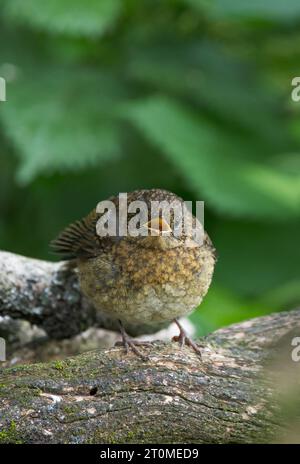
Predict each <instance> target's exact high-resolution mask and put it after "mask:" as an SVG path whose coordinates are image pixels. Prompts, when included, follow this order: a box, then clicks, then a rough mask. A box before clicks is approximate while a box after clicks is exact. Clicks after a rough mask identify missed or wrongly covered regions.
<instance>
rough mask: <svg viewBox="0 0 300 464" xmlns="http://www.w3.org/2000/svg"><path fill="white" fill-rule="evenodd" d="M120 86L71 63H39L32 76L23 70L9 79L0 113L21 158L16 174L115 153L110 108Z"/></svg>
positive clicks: (24, 176) (27, 175)
mask: <svg viewBox="0 0 300 464" xmlns="http://www.w3.org/2000/svg"><path fill="white" fill-rule="evenodd" d="M24 72H25V71H24ZM120 87H121V86H120V85H118V84H117V83H116V82H115V80H114V79H112V78H111V76H105V75H103V74H101V73H100V72H96V71H93V70H85V71H83V70H78V69H77V68H75V69H73V70H72V69H69V68H68V69H61V68H60V69H52V68H50V69H42V70H39V74H38V78H37V76H35V74H34V73H30V72H28V70H27V71H26V72H25V75H23V76H21V77H19V79H17V80H16V81H15V82H14V83H12V84H11V86H10V92H9V99H8V101H7V102H6V103H5V105H2V106H1V113H0V118H1V122H2V125H3V126H4V129H5V132H6V135H7V137H8V138H10V139H11V141H12V142H13V144H14V146H15V148H16V149H17V154H18V156H19V157H20V159H21V166H20V169H19V171H18V179H19V180H20V181H21V182H23V183H26V182H29V181H30V180H32V179H33V178H34V177H35V176H37V175H38V174H39V173H41V172H49V171H50V172H51V171H54V170H66V169H68V170H70V169H73V170H74V169H79V168H82V167H85V166H88V165H90V164H95V163H96V162H103V161H106V160H108V159H111V158H115V157H118V156H119V155H120V133H119V132H120V129H119V126H118V124H117V123H116V122H115V121H114V117H113V115H112V108H113V105H114V103H115V102H114V99H117V98H118V96H120V94H122V92H123V90H122V88H120Z"/></svg>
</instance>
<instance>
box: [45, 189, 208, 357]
mask: <svg viewBox="0 0 300 464" xmlns="http://www.w3.org/2000/svg"><path fill="white" fill-rule="evenodd" d="M107 202H108V204H110V205H112V206H111V207H108V208H106V210H105V213H106V214H107V213H112V212H114V213H115V215H116V221H117V222H116V224H117V226H118V225H119V221H120V219H119V214H120V212H121V210H122V211H123V210H124V208H123V209H122V208H121V200H120V194H118V195H115V196H112V197H110V198H109V199H108V200H107V201H106V202H105V204H107ZM135 202H138V204H139V205H140V204H141V202H142V204H143V205H145V206H146V209H147V216H146V217H144V218H143V219H144V220H142V219H141V218H140V221H136V225H137V229H138V230H140V231H141V230H142V231H143V234H141V233H140V234H138V235H137V234H129V233H128V223H130V221H131V220H133V219H134V218H135V217H136V213H137V210H136V211H133V212H131V211H132V210H130V208H129V205H130V204H136V203H135ZM161 202H163V203H164V204H167V205H179V206H183V205H184V201H183V199H182V198H181V197H179V196H177V195H176V194H174V193H172V192H169V191H167V190H163V189H157V188H156V189H148V190H146V189H140V190H135V191H132V192H130V193H126V209H125V215H126V216H127V217H125V219H126V220H127V226H126V230H125V232H126V233H124V231H123V232H122V233H120V230H119V228H118V227H116V230H115V234H108V233H106V234H105V233H101V234H99V231H98V229H97V225H99V220H100V219H101V218H102V220H103V219H104V214H105V213H104V212H103V211H102V210H101V211H100V212H99V209H98V207H95V208H94V209H93V210H92V211H91V212H90V213H89V214H88V215H87V216H85V217H83V218H82V219H80V220H77V221H75V222H74V223H72V224H70V225H69V226H67V227H66V228H65V229H64V230H63V231H62V232H61V233H60V234H59V235H58V237H57V238H56V239H55V240H53V241H52V242H51V249H52V251H54V252H55V253H57V254H59V255H60V256H61V257H63V258H64V259H66V260H72V261H74V260H75V263H76V267H77V269H78V276H79V283H80V288H81V291H82V293H83V295H85V297H86V298H87V299H88V300H89V301H90V302H91V303H92V305H93V306H94V307H95V309H96V310H99V311H101V312H102V313H105V314H107V315H108V316H109V317H110V318H112V319H115V320H116V321H117V323H118V326H119V329H120V333H121V336H122V342H121V343H122V345H123V346H124V348H125V350H126V352H127V353H128V351H129V350H132V352H133V353H135V354H136V355H137V356H139V357H140V358H142V359H143V360H146V359H148V358H147V356H145V354H144V352H143V350H142V348H140V347H141V346H142V345H144V344H147V342H142V341H139V340H136V339H133V338H131V337H130V336H129V335H128V333H127V331H126V329H125V327H126V325H128V324H136V325H147V326H149V327H152V326H153V328H154V327H156V330H157V327H158V326H159V325H162V326H163V325H165V324H167V323H171V322H172V321H173V322H175V324H176V325H177V326H178V329H179V335H178V336H175V337H173V340H174V341H177V342H178V343H179V344H180V346H181V347H183V346H184V345H188V346H190V347H191V348H192V349H193V350H194V351H195V352H196V354H197V355H199V357H201V350H200V347H199V345H198V344H197V343H196V342H194V341H193V340H192V339H191V338H190V337H189V336H188V334H187V333H186V331H185V330H184V328H183V326H182V325H181V323H180V320H179V319H180V318H181V317H182V316H186V315H188V314H190V313H191V312H192V311H193V310H194V309H195V308H196V307H198V306H199V304H200V303H201V302H202V300H203V298H204V296H205V295H206V293H207V291H208V289H209V286H210V284H211V280H212V276H213V271H214V267H215V263H216V250H215V248H214V246H213V244H212V242H211V240H210V238H209V236H208V234H207V233H206V232H205V231H204V229H203V226H202V225H201V224H200V227H202V229H201V230H202V231H203V238H202V240H201V241H199V240H196V238H195V229H194V228H193V227H190V228H189V227H187V228H186V229H187V231H186V230H184V231H183V232H182V233H179V234H178V233H176V226H178V218H177V217H176V214H175V213H174V211H175V209H174V210H172V209H170V210H169V212H170V214H169V215H168V214H164V211H163V210H162V211H158V212H157V211H155V212H154V214H152V205H153V204H154V203H155V204H156V205H157V204H162V203H161ZM129 211H130V212H129ZM150 213H151V214H150ZM185 214H186V216H185V218H186V221H187V222H186V223H187V224H188V225H189V226H195V225H199V221H198V219H197V218H196V217H195V216H193V214H192V212H191V211H190V210H185ZM107 217H110V216H107ZM180 220H182V216H181V217H180ZM176 221H177V222H176ZM117 229H118V230H117ZM178 230H179V229H178ZM156 330H155V329H154V330H153V332H154V331H156ZM148 343H149V342H148Z"/></svg>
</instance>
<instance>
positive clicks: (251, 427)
mask: <svg viewBox="0 0 300 464" xmlns="http://www.w3.org/2000/svg"><path fill="white" fill-rule="evenodd" d="M297 332H298V334H299V332H300V310H295V311H291V312H288V313H279V314H273V315H271V316H267V317H262V318H258V319H253V320H251V321H247V322H244V323H242V324H237V325H234V326H230V327H228V328H226V329H222V330H219V331H217V332H215V333H213V334H212V335H210V336H209V337H207V338H206V339H203V340H201V344H202V353H203V357H202V360H200V359H199V358H197V356H196V355H195V354H194V353H193V352H191V350H190V349H189V348H188V347H185V348H183V349H182V350H180V349H179V348H178V346H177V344H175V343H173V344H170V343H169V344H164V343H162V342H157V343H153V344H152V346H151V347H149V348H147V351H148V353H149V361H146V362H145V361H141V360H140V359H138V358H136V357H135V356H134V355H133V354H128V355H125V354H124V352H123V350H122V348H112V349H109V350H101V351H93V352H88V353H85V354H83V355H79V356H77V357H74V358H69V359H66V360H64V361H56V362H53V363H48V364H32V365H27V366H19V367H14V368H7V369H3V370H2V372H1V376H0V441H2V442H4V443H5V442H25V443H61V442H62V443H228V442H235V443H250V442H270V441H272V440H276V437H278V436H280V435H281V434H282V432H283V430H285V428H286V425H285V424H284V420H283V419H282V417H281V412H280V405H279V402H278V395H279V393H280V392H279V391H278V385H279V384H280V382H278V379H277V381H274V379H275V377H274V374H271V371H272V370H270V365H273V366H274V365H276V363H277V361H278V363H279V364H278V365H282V364H284V365H287V364H288V363H291V353H290V351H289V350H287V351H284V350H282V343H283V342H286V341H287V342H288V346H290V337H292V336H293V335H294V334H295V333H297ZM274 363H275V364H274ZM294 364H296V363H294ZM293 369H294V366H293ZM277 371H278V368H277V370H276V372H277ZM298 374H299V370H298V371H297V376H296V378H297V379H298V380H299V375H298ZM298 391H299V390H298Z"/></svg>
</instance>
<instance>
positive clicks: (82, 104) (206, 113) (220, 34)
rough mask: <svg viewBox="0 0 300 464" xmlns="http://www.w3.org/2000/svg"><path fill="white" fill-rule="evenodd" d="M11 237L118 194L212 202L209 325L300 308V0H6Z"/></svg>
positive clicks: (45, 231)
mask: <svg viewBox="0 0 300 464" xmlns="http://www.w3.org/2000/svg"><path fill="white" fill-rule="evenodd" d="M0 14H1V19H0V76H2V77H4V78H6V81H7V101H6V102H1V103H0V140H1V146H0V213H1V215H0V241H1V248H6V249H10V250H12V251H16V252H20V253H24V254H31V255H34V256H38V257H48V254H47V253H48V252H47V243H48V241H49V240H50V239H51V238H52V237H53V236H54V235H55V234H56V233H57V231H58V230H59V229H60V228H61V227H63V226H64V225H65V224H66V223H68V221H71V220H74V219H76V218H78V217H80V215H82V214H85V213H86V212H88V210H89V209H91V207H92V206H94V205H95V204H96V203H97V202H98V201H99V200H100V199H103V198H105V197H107V196H108V195H111V194H113V193H116V192H118V191H129V190H131V189H134V188H141V187H163V188H167V189H170V190H173V191H176V192H177V193H178V194H180V195H182V196H183V197H184V198H185V199H187V200H191V199H193V200H196V199H199V200H203V199H204V200H205V202H206V228H207V229H208V231H209V233H210V235H211V237H212V239H213V241H214V243H215V244H216V247H217V249H218V254H219V262H218V265H217V270H216V274H215V279H214V283H213V286H212V288H211V290H210V292H209V294H208V296H207V298H206V300H205V301H204V303H203V305H202V306H201V311H200V310H199V311H198V312H197V313H196V314H195V315H194V316H193V317H194V320H197V321H198V322H199V325H201V326H202V328H203V330H204V331H207V330H210V329H212V328H214V327H217V326H219V325H223V324H226V323H229V322H233V321H236V320H240V319H244V318H245V317H251V316H255V315H259V314H264V313H267V312H270V311H274V310H283V309H288V308H291V307H293V306H295V305H296V304H297V303H299V297H300V295H299V272H298V269H297V268H298V262H299V259H300V256H299V246H298V245H297V241H298V240H297V239H298V236H299V223H300V218H299V216H300V157H299V150H300V129H299V127H300V126H299V114H300V103H296V102H293V101H292V100H291V96H290V95H291V90H292V87H291V80H292V78H293V77H294V76H297V74H299V65H298V63H299V58H300V56H299V55H300V47H299V45H300V32H299V27H298V26H299V22H300V7H299V2H298V1H296V0H287V1H286V2H279V0H276V1H274V0H272V1H271V0H260V1H258V0H256V1H252V2H244V1H242V0H235V1H233V0H226V1H224V0H222V1H220V0H215V1H214V2H209V1H208V0H166V1H165V2H161V1H158V0H152V1H150V0H143V1H140V0H123V1H121V0H101V1H100V0H97V1H96V0H93V1H91V2H88V3H86V4H85V3H83V2H80V1H78V0H76V1H75V2H74V1H72V2H71V1H70V0H60V1H58V0H49V1H48V2H46V3H45V5H44V4H43V7H41V6H40V3H38V2H37V0H27V1H26V2H24V1H21V0H0Z"/></svg>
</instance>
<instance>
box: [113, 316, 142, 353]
mask: <svg viewBox="0 0 300 464" xmlns="http://www.w3.org/2000/svg"><path fill="white" fill-rule="evenodd" d="M119 327H120V332H121V335H122V341H119V342H116V343H115V346H123V347H124V348H125V351H126V354H127V353H128V352H129V349H131V350H132V351H133V353H134V354H136V355H137V356H138V357H139V358H141V359H142V360H143V361H147V360H148V356H146V355H144V353H143V352H142V351H141V350H139V349H138V348H137V347H138V346H149V345H150V344H151V342H147V341H142V340H133V339H132V338H130V337H129V335H128V334H127V333H126V331H125V329H124V327H123V324H122V323H121V321H119Z"/></svg>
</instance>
